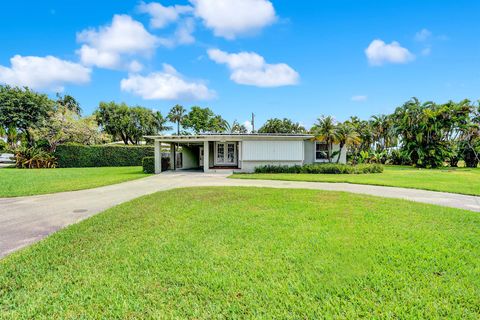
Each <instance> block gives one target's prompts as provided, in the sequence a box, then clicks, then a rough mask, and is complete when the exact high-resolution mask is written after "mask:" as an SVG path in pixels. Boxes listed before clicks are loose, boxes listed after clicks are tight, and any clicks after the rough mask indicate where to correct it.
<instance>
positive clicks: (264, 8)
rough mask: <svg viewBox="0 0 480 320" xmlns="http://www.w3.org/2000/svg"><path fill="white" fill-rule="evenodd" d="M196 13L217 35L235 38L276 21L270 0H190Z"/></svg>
mask: <svg viewBox="0 0 480 320" xmlns="http://www.w3.org/2000/svg"><path fill="white" fill-rule="evenodd" d="M190 2H191V3H193V5H194V10H195V15H196V16H197V17H199V18H200V19H202V20H203V23H204V24H205V26H206V27H207V28H210V29H212V30H213V32H214V34H215V35H216V36H220V37H224V38H226V39H234V38H235V37H237V36H239V35H244V34H249V33H253V32H257V31H258V30H260V29H262V28H263V27H265V26H268V25H270V24H272V23H274V22H275V20H276V15H275V9H274V8H273V5H272V3H271V2H270V1H268V0H241V1H239V0H190Z"/></svg>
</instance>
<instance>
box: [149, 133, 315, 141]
mask: <svg viewBox="0 0 480 320" xmlns="http://www.w3.org/2000/svg"><path fill="white" fill-rule="evenodd" d="M313 138H314V136H313V135H311V134H290V133H288V134H285V133H235V134H229V133H202V134H196V135H159V136H145V139H152V140H156V141H162V142H179V141H227V140H230V141H245V140H279V141H281V140H308V139H313Z"/></svg>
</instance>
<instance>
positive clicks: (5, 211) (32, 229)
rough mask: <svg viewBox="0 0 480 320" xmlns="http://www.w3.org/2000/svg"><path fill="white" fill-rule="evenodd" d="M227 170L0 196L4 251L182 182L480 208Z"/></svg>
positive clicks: (461, 201) (470, 199) (0, 248)
mask: <svg viewBox="0 0 480 320" xmlns="http://www.w3.org/2000/svg"><path fill="white" fill-rule="evenodd" d="M227 176H228V174H218V173H212V174H204V173H196V172H185V173H180V172H175V173H174V172H166V173H163V174H160V175H156V176H151V177H148V178H144V179H140V180H134V181H130V182H125V183H120V184H116V185H111V186H106V187H100V188H95V189H89V190H81V191H73V192H62V193H56V194H50V195H40V196H30V197H18V198H0V257H2V256H5V255H7V254H9V253H11V252H13V251H15V250H18V249H20V248H22V247H24V246H26V245H29V244H32V243H34V242H36V241H39V240H41V239H42V238H44V237H46V236H47V235H49V234H51V233H53V232H55V231H57V230H59V229H61V228H63V227H65V226H67V225H70V224H73V223H76V222H78V221H81V220H83V219H86V218H88V217H90V216H92V215H94V214H97V213H99V212H102V211H104V210H106V209H108V208H110V207H113V206H115V205H117V204H120V203H122V202H126V201H129V200H132V199H134V198H137V197H140V196H143V195H147V194H150V193H154V192H157V191H163V190H168V189H173V188H181V187H196V186H254V187H270V188H295V189H317V190H332V191H347V192H353V193H359V194H367V195H374V196H381V197H387V198H398V199H406V200H411V201H417V202H423V203H430V204H436V205H441V206H447V207H453V208H460V209H466V210H472V211H477V212H480V197H475V196H465V195H457V194H451V193H444V192H433V191H424V190H414V189H404V188H393V187H379V186H368V185H355V184H347V183H320V182H290V181H270V180H240V179H227Z"/></svg>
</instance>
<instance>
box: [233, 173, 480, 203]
mask: <svg viewBox="0 0 480 320" xmlns="http://www.w3.org/2000/svg"><path fill="white" fill-rule="evenodd" d="M396 172H407V173H409V172H411V173H412V174H418V173H420V174H421V173H422V172H425V173H426V174H428V176H427V177H424V178H423V179H422V177H420V181H418V182H417V181H415V179H416V178H418V177H411V178H410V177H405V178H404V179H405V180H404V181H395V180H388V179H390V178H392V176H390V174H391V173H396ZM443 172H453V173H461V174H465V173H466V172H471V173H472V174H471V175H470V176H468V177H466V176H452V177H449V178H448V179H444V177H441V176H440V175H441V174H442V173H443ZM435 174H439V176H438V177H435V176H434V175H435ZM228 178H229V179H246V180H275V181H292V182H295V181H299V182H300V181H301V182H312V183H316V182H322V183H349V184H356V185H372V186H381V187H396V188H405V189H415V190H427V191H435V192H445V193H451V194H461V195H468V196H480V169H466V168H451V169H416V168H411V167H405V166H398V167H393V166H386V167H385V170H384V172H383V173H368V174H296V173H271V174H263V173H258V174H257V173H234V174H232V175H230V176H228ZM372 178H374V179H377V180H376V181H368V179H370V180H371V179H372ZM394 178H398V177H394ZM467 178H468V179H467ZM355 179H358V180H359V181H355ZM362 179H367V180H362ZM409 179H411V180H410V181H408V180H409ZM415 184H417V185H415Z"/></svg>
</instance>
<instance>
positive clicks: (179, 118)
mask: <svg viewBox="0 0 480 320" xmlns="http://www.w3.org/2000/svg"><path fill="white" fill-rule="evenodd" d="M185 112H186V110H185V108H184V107H183V106H181V105H179V104H177V105H175V106H174V107H173V108H172V109H170V112H169V113H168V115H167V119H168V120H169V121H170V122H173V123H176V124H177V135H180V126H181V125H182V124H183V122H184V121H185Z"/></svg>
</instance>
